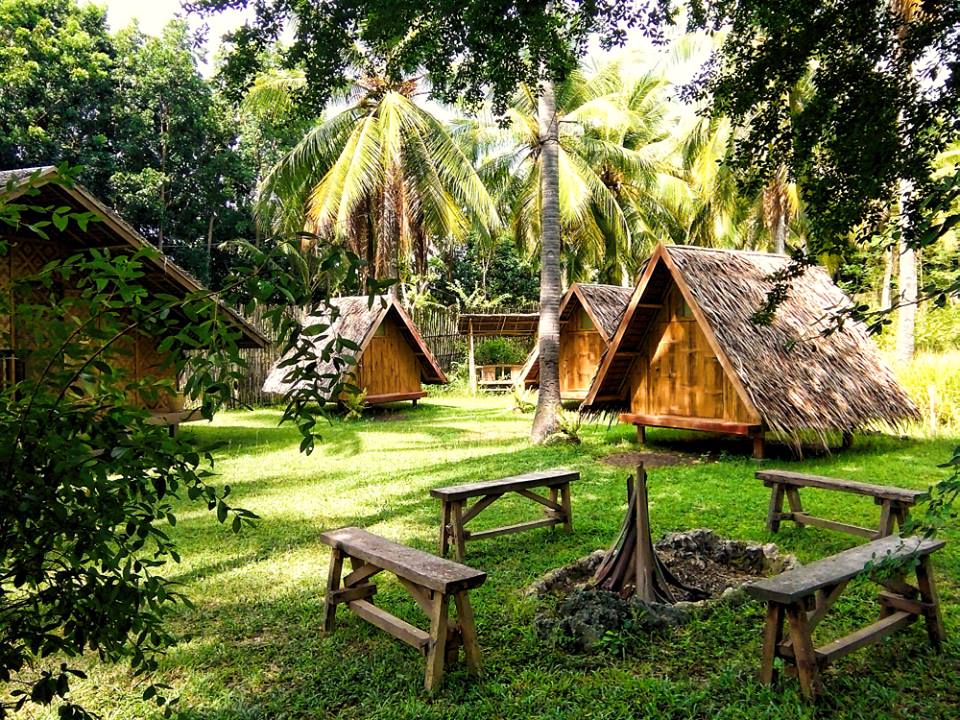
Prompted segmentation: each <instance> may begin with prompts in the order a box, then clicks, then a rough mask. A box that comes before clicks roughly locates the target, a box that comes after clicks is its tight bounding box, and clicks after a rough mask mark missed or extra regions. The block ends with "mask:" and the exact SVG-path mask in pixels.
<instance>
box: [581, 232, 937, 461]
mask: <svg viewBox="0 0 960 720" xmlns="http://www.w3.org/2000/svg"><path fill="white" fill-rule="evenodd" d="M789 263H790V259H789V258H787V257H785V256H782V255H771V254H766V253H754V252H742V251H733V250H714V249H707V248H695V247H683V246H665V245H660V246H658V247H657V248H656V250H655V251H654V253H653V255H652V256H651V258H650V260H649V261H648V263H647V265H646V267H645V269H644V271H643V273H642V275H641V278H640V282H639V284H638V286H637V288H636V290H635V291H634V293H633V297H632V298H631V300H630V303H629V305H628V307H627V309H626V311H625V313H624V317H623V320H622V322H621V324H620V327H619V328H618V330H617V332H616V335H615V336H614V338H613V341H612V342H611V344H610V347H609V348H608V349H607V351H606V354H605V355H604V357H603V359H602V361H601V363H600V368H599V370H598V371H597V375H596V377H595V378H594V381H593V384H592V385H591V387H590V391H589V392H588V393H587V397H586V400H585V401H584V407H585V409H593V410H621V411H623V414H621V415H620V419H621V421H622V422H626V423H632V424H634V425H636V426H637V428H638V431H639V433H640V435H641V438H642V435H643V428H644V427H646V426H654V427H672V428H684V429H692V430H706V431H713V432H722V433H731V434H735V435H746V436H750V437H753V438H754V454H755V455H756V456H762V454H763V437H764V432H766V431H768V430H769V431H776V432H780V433H784V434H786V435H787V436H788V437H791V438H794V439H796V438H798V437H799V434H800V433H802V432H804V431H814V432H815V433H817V434H818V435H819V436H820V437H821V438H822V439H823V440H824V441H826V437H827V433H831V432H836V433H841V434H843V436H844V437H845V438H847V437H849V435H850V434H851V433H853V432H854V431H856V430H858V429H860V428H863V427H865V426H868V425H872V424H883V425H887V426H891V427H897V426H899V425H901V424H902V423H904V422H905V421H909V420H917V419H919V414H918V411H917V408H916V406H915V405H914V403H913V401H912V400H911V399H910V398H909V396H908V395H907V394H906V392H905V391H904V390H903V389H902V388H901V387H900V385H899V384H898V383H897V381H896V379H895V377H894V375H893V373H892V372H891V371H890V369H889V368H888V367H887V366H886V365H885V364H884V362H883V360H882V359H881V358H880V356H879V354H878V352H877V349H876V347H875V345H874V344H873V342H872V340H871V339H870V337H869V336H868V335H867V333H866V330H865V328H864V327H863V326H862V325H860V324H858V323H856V322H852V321H850V320H846V321H845V322H844V323H843V325H842V327H839V328H836V329H835V330H834V331H833V332H832V333H830V334H826V335H825V334H822V332H821V331H822V330H824V329H825V328H827V327H829V326H830V325H831V316H832V315H833V314H834V313H835V312H836V311H837V310H838V309H841V308H843V307H844V306H847V305H848V304H849V303H850V300H849V299H848V298H847V296H846V295H845V294H844V293H843V292H842V291H841V290H840V289H839V288H838V287H837V286H836V285H835V284H834V283H833V282H832V280H831V279H830V277H829V276H828V275H827V273H826V272H824V270H823V269H822V268H819V267H811V268H808V269H807V270H806V271H805V272H803V274H802V275H800V277H798V278H796V279H794V280H793V281H792V285H791V286H790V290H789V294H788V296H787V298H786V300H785V301H784V302H783V303H782V304H781V305H780V306H779V308H778V310H777V312H776V315H775V317H774V318H773V321H772V322H771V323H770V324H769V325H759V324H757V323H755V322H753V320H752V317H753V315H754V313H755V312H756V311H757V310H758V309H759V308H760V307H761V306H762V304H763V303H764V301H765V300H766V298H767V296H768V293H769V292H770V291H771V289H772V288H773V286H774V282H773V280H772V278H771V275H772V274H773V273H775V272H777V271H778V270H782V269H784V268H785V267H786V266H787V265H788V264H789Z"/></svg>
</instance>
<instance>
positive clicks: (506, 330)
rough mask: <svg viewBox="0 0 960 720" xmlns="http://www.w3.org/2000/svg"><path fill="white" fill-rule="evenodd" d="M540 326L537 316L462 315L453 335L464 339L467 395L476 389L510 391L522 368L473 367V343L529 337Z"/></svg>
mask: <svg viewBox="0 0 960 720" xmlns="http://www.w3.org/2000/svg"><path fill="white" fill-rule="evenodd" d="M539 324H540V314H539V313H464V314H462V315H460V318H459V319H458V321H457V331H458V332H459V333H460V335H466V336H467V367H468V382H469V384H470V392H471V393H472V394H476V392H477V388H478V387H481V388H486V389H488V390H510V389H511V388H512V387H513V386H514V385H516V384H517V383H518V382H519V380H520V372H521V371H522V370H523V365H522V364H516V365H477V360H476V348H475V339H476V338H478V337H482V338H491V337H533V336H535V335H536V334H537V327H538V326H539Z"/></svg>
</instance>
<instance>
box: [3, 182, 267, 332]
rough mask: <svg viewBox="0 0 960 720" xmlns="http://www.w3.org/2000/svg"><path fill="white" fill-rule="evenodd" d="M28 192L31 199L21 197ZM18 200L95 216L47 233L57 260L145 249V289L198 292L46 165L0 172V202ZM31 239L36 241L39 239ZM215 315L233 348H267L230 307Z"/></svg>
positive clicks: (191, 280)
mask: <svg viewBox="0 0 960 720" xmlns="http://www.w3.org/2000/svg"><path fill="white" fill-rule="evenodd" d="M31 189H32V191H33V192H32V194H30V195H28V196H26V197H22V196H23V194H24V193H25V192H27V191H28V190H31ZM18 198H20V199H19V202H22V203H24V204H26V205H29V206H33V207H41V208H42V207H69V208H71V209H72V210H74V211H76V212H90V213H93V214H94V215H95V216H96V217H97V219H98V222H91V223H90V224H89V225H87V227H86V229H85V230H83V231H79V230H77V229H75V226H74V223H72V222H71V223H70V226H69V227H68V228H67V229H66V230H65V231H63V232H57V231H55V230H54V229H52V228H50V227H48V228H47V232H48V234H49V235H50V236H51V240H50V241H51V242H52V243H54V244H56V245H57V246H59V247H61V248H62V251H63V257H67V256H68V255H72V254H73V253H74V252H76V251H77V250H83V249H88V248H103V247H109V248H110V249H111V251H112V252H113V253H115V254H117V253H130V254H132V253H135V252H138V251H141V250H143V249H144V248H150V249H152V250H153V251H154V252H153V253H152V254H150V255H149V256H148V257H144V258H143V259H142V263H143V266H144V267H143V269H144V278H143V283H144V285H145V286H146V287H147V288H149V289H150V290H151V291H153V292H157V293H168V294H171V295H174V296H178V297H182V296H183V295H185V294H187V293H195V292H199V291H202V290H204V287H203V285H202V284H201V283H200V282H199V281H198V280H197V279H196V278H195V277H193V275H191V274H190V273H188V272H187V271H186V270H184V269H183V268H182V267H180V266H179V265H177V264H176V263H175V262H173V261H172V260H170V258H168V257H167V256H165V255H163V254H161V253H159V252H157V251H156V248H155V247H154V246H153V245H152V244H151V243H150V241H149V240H147V239H146V238H145V237H143V235H141V234H140V233H139V232H138V231H137V230H136V229H135V228H134V227H133V226H132V225H129V224H128V223H127V222H126V221H125V220H124V219H123V218H121V217H120V216H119V215H118V214H117V213H116V212H114V211H113V210H112V209H110V208H109V207H107V206H106V205H105V204H103V203H102V202H101V201H100V200H98V199H97V198H96V197H94V195H93V194H92V193H91V192H90V191H89V190H87V189H86V188H84V187H83V186H82V185H78V184H76V183H64V182H63V181H62V179H61V177H60V172H59V170H58V169H57V168H56V167H54V166H52V165H46V166H42V167H32V168H21V169H17V170H2V171H0V199H3V200H5V201H7V202H12V201H14V200H17V199H18ZM36 220H49V217H39V216H37V215H36V214H35V213H34V212H33V211H25V213H24V218H23V221H24V223H27V222H33V221H36ZM9 234H11V231H10V228H7V227H4V228H2V229H0V235H9ZM36 239H37V241H38V242H39V241H40V238H39V237H37V238H36ZM15 242H24V238H23V237H19V238H15ZM217 312H218V313H219V315H220V317H221V318H223V320H225V321H226V322H227V323H229V324H230V325H231V327H233V328H234V329H235V330H237V331H238V333H239V338H238V340H237V345H238V346H239V347H242V348H266V347H268V346H269V345H270V340H269V339H268V338H267V337H265V336H264V335H263V333H261V332H260V331H259V330H258V329H257V328H256V327H254V326H253V325H252V324H251V323H249V322H247V321H246V320H245V319H244V318H243V317H242V316H241V315H240V314H239V313H238V312H237V311H236V310H234V309H233V308H231V307H229V306H227V305H225V304H223V303H222V302H219V301H218V303H217Z"/></svg>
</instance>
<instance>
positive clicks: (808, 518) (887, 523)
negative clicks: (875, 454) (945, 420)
mask: <svg viewBox="0 0 960 720" xmlns="http://www.w3.org/2000/svg"><path fill="white" fill-rule="evenodd" d="M756 476H757V478H758V479H760V480H763V484H764V485H766V486H767V487H769V488H770V507H769V509H768V510H767V530H768V531H769V532H772V533H775V532H777V531H778V530H779V529H780V522H781V521H783V520H792V521H793V522H795V523H796V524H797V527H803V526H804V525H816V526H818V527H822V528H827V529H829V530H837V531H838V532H845V533H849V534H851V535H858V536H861V537H866V538H870V539H871V540H876V539H878V538H883V537H886V536H888V535H892V534H893V532H894V529H895V528H896V527H897V526H899V527H900V529H901V530H902V529H903V528H904V526H905V525H906V523H907V517H908V516H909V512H910V508H911V507H913V506H914V505H916V504H917V502H918V501H919V499H920V497H921V496H923V495H924V494H925V491H923V490H907V489H904V488H896V487H890V486H887V485H871V484H869V483H859V482H853V481H852V480H841V479H839V478H831V477H824V476H821V475H804V474H802V473H796V472H790V471H788V470H761V471H759V472H757V474H756ZM803 487H813V488H821V489H824V490H835V491H839V492H847V493H853V494H855V495H864V496H866V497H872V498H873V501H874V502H875V503H876V504H877V505H879V506H880V523H879V527H878V529H876V530H874V529H872V528H865V527H861V526H859V525H853V524H851V523H845V522H839V521H837V520H828V519H826V518H820V517H816V516H814V515H810V514H809V513H807V512H804V509H803V504H802V503H801V501H800V488H803ZM784 496H786V499H787V501H788V503H789V505H790V512H784V511H783V500H784Z"/></svg>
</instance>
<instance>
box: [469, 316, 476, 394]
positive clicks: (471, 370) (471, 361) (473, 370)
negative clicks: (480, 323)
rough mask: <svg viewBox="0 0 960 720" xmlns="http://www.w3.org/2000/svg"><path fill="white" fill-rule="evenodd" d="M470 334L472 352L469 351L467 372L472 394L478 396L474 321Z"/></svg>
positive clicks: (471, 322)
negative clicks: (474, 352) (474, 351)
mask: <svg viewBox="0 0 960 720" xmlns="http://www.w3.org/2000/svg"><path fill="white" fill-rule="evenodd" d="M469 332H470V335H469V337H470V344H469V347H470V350H469V355H468V357H467V372H469V373H470V384H469V388H470V394H471V395H476V394H477V361H476V359H475V357H474V354H473V320H471V321H470V325H469Z"/></svg>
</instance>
